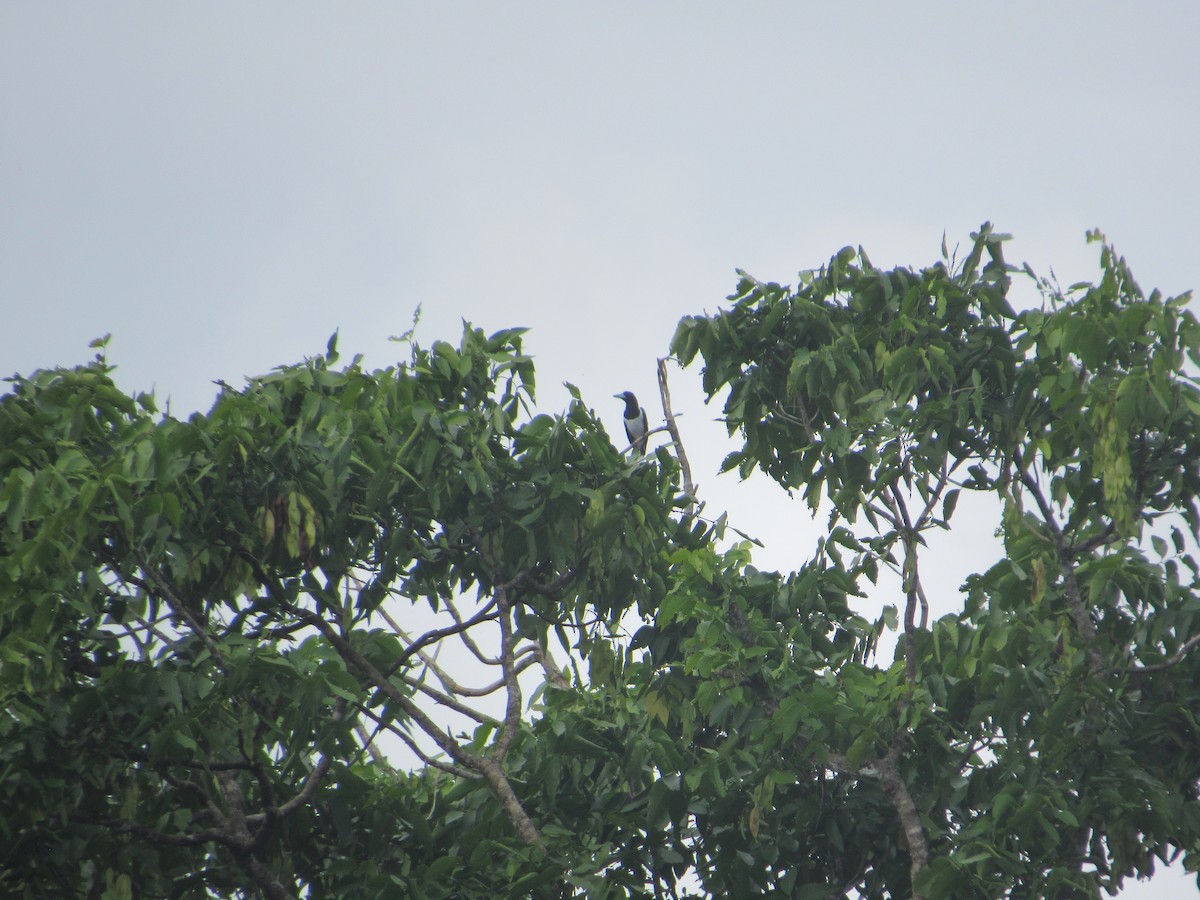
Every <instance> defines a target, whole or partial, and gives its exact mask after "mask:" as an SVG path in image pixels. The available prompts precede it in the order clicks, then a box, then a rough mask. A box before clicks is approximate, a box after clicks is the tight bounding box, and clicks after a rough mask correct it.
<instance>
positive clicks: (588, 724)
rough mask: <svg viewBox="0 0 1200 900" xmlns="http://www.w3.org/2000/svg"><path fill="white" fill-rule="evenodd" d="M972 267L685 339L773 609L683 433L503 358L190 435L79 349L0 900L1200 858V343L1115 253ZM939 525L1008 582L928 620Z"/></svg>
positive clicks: (17, 559)
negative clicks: (757, 479) (821, 521)
mask: <svg viewBox="0 0 1200 900" xmlns="http://www.w3.org/2000/svg"><path fill="white" fill-rule="evenodd" d="M1003 240H1004V236H1002V235H997V234H994V233H993V232H992V231H991V229H990V228H989V227H987V226H985V227H984V228H983V229H981V231H980V233H979V234H977V235H975V236H973V243H972V246H971V249H970V252H969V253H968V255H967V256H966V258H965V259H964V260H963V261H962V262H961V263H958V262H955V261H954V260H952V259H950V258H947V257H948V254H946V252H945V250H944V248H943V257H944V258H943V260H942V261H941V262H938V263H936V264H934V265H933V266H930V267H928V268H925V269H920V270H914V269H907V268H898V269H894V270H890V271H882V270H879V269H877V268H874V267H873V266H872V265H871V264H870V262H869V261H868V259H867V257H866V255H865V254H864V253H863V252H862V251H861V250H859V251H854V250H851V249H846V250H843V251H842V252H840V253H838V254H837V255H836V256H834V257H833V259H832V260H831V261H830V263H829V264H828V265H827V266H825V267H823V268H821V269H820V270H816V271H811V272H805V273H802V274H801V278H800V281H799V283H798V285H797V286H795V287H785V286H781V285H777V284H769V283H762V282H759V281H756V280H754V279H753V278H750V277H749V276H743V277H742V278H741V281H740V283H739V285H738V288H737V291H736V292H735V294H734V295H733V296H732V297H730V298H729V300H730V302H729V305H728V306H727V308H725V309H724V310H723V311H721V312H719V313H718V314H716V315H713V316H705V317H692V318H688V319H685V320H684V321H683V322H681V323H680V326H679V329H678V331H677V333H676V335H675V338H674V341H673V346H672V352H673V353H674V354H675V356H676V357H677V358H678V359H679V361H680V362H682V363H683V364H685V365H686V364H689V363H691V362H692V361H693V360H694V359H696V358H697V357H700V358H702V360H703V363H704V369H703V385H704V390H705V391H706V392H707V393H708V395H709V396H710V397H715V396H717V395H718V394H723V395H724V397H725V400H724V412H725V417H726V420H727V422H728V424H729V429H730V434H731V435H732V436H735V437H737V438H738V442H737V444H736V445H735V449H733V451H732V452H731V454H730V455H729V457H728V459H727V461H726V467H727V468H728V469H733V470H738V471H740V472H741V473H742V474H743V475H748V474H750V473H751V472H752V471H754V470H761V471H762V472H764V473H765V474H766V475H767V476H769V477H770V478H772V479H774V480H775V481H777V482H778V483H779V484H780V485H781V486H782V487H783V488H785V489H787V490H789V491H800V492H802V494H803V496H804V498H805V499H806V500H807V501H808V504H809V505H810V506H811V508H812V509H813V510H816V511H819V512H820V513H821V514H822V515H823V516H825V515H827V516H828V530H827V532H826V535H825V537H824V538H823V539H822V540H821V541H820V542H819V544H818V546H817V547H816V548H815V549H814V552H813V553H812V554H811V557H810V558H808V559H799V560H797V568H796V570H795V571H794V572H791V573H787V574H776V573H768V572H763V571H759V570H757V569H755V568H754V567H753V566H752V565H751V561H750V549H751V544H750V542H748V541H745V540H736V539H735V538H736V537H737V536H738V534H739V533H735V532H732V531H730V530H728V529H726V528H725V527H724V519H723V517H721V518H720V519H718V520H717V522H715V523H714V522H713V521H712V520H711V519H710V518H709V517H707V514H706V511H705V510H704V509H703V508H702V507H700V506H699V505H698V504H697V502H696V498H694V497H692V496H690V495H689V494H688V493H687V492H686V491H685V490H684V488H683V486H682V484H681V481H682V479H681V477H680V466H679V464H678V462H677V459H678V456H679V454H678V450H679V449H680V448H679V447H678V446H676V445H675V444H674V442H667V443H666V444H664V445H663V446H661V447H660V449H659V450H658V451H657V452H656V453H655V454H653V455H652V456H650V457H648V458H644V459H637V458H630V457H626V456H624V455H622V452H621V449H620V448H619V447H617V446H614V444H613V442H612V441H610V440H609V438H608V436H607V434H606V433H605V430H604V428H603V426H602V425H601V424H600V422H599V420H598V419H597V417H596V414H595V413H594V412H593V411H592V410H590V409H589V408H588V407H587V405H586V404H585V403H584V402H583V400H582V398H581V397H580V396H579V395H578V393H577V392H575V393H574V400H573V401H572V403H571V405H570V407H569V408H568V409H567V410H566V411H565V413H563V414H562V415H557V416H549V415H544V414H543V415H535V414H534V413H533V412H532V410H531V401H532V396H533V366H532V362H531V361H530V359H529V358H528V357H527V356H525V355H524V354H523V351H522V342H521V333H520V331H518V330H510V331H504V332H500V333H498V334H494V335H491V336H487V335H486V334H485V333H484V332H481V331H479V330H476V329H473V328H470V327H467V328H465V329H464V332H463V336H462V339H461V341H460V343H459V344H458V346H457V347H455V346H452V345H450V344H448V343H444V342H437V343H435V344H433V346H432V347H431V348H429V349H428V350H425V349H421V348H420V347H416V346H412V347H411V348H410V358H409V359H407V360H406V361H405V362H404V363H403V364H400V365H397V366H395V367H392V368H389V369H385V370H381V371H374V372H369V371H365V370H364V369H363V368H362V367H361V365H360V361H359V360H357V359H356V360H353V361H352V362H351V363H350V364H349V365H346V366H344V367H341V368H339V367H338V357H337V353H336V347H335V342H333V341H331V342H330V346H329V348H328V352H327V353H326V354H325V355H323V356H321V357H318V358H315V359H311V360H308V361H306V362H304V363H302V364H299V365H293V366H287V367H283V368H280V369H278V370H276V371H274V372H273V373H271V374H270V375H267V376H264V377H262V378H257V379H253V380H251V381H250V383H249V384H248V385H247V386H246V387H245V388H244V389H240V390H238V389H233V388H230V387H228V386H223V388H222V391H221V393H220V395H219V397H218V398H217V401H216V403H215V404H214V406H213V408H212V409H211V411H210V412H208V413H207V414H202V415H201V414H198V415H194V416H192V417H191V418H190V419H189V420H188V421H186V422H184V421H179V420H176V419H174V418H171V417H170V416H163V415H159V414H158V413H157V412H156V410H155V405H154V400H153V398H151V397H148V396H145V395H141V396H137V397H129V396H127V395H126V394H124V393H123V392H122V391H121V390H119V389H118V388H117V387H116V386H115V384H114V382H113V381H112V378H111V371H110V368H109V366H108V364H107V361H106V359H105V357H104V353H103V350H102V351H101V353H100V355H99V356H98V357H97V359H96V361H95V362H94V363H92V364H90V365H86V366H83V367H80V368H76V369H70V370H67V369H54V370H45V371H39V372H35V373H33V374H32V375H29V376H18V377H15V378H14V379H13V381H12V390H11V392H10V393H9V394H8V395H6V396H4V397H3V398H2V399H0V693H2V696H3V706H4V712H3V713H2V714H0V836H2V837H3V841H4V850H3V868H2V870H0V885H2V886H3V889H4V890H5V892H6V893H8V894H11V895H13V896H27V897H41V896H88V897H104V898H131V897H234V896H264V897H272V898H283V897H297V896H309V897H344V896H353V897H395V896H412V897H430V898H436V897H491V896H497V895H498V896H514V897H521V896H536V897H571V896H583V895H587V896H597V897H604V896H611V897H624V896H647V897H649V896H654V897H661V896H684V895H687V894H689V893H690V894H692V895H697V894H699V895H707V896H746V895H753V894H759V893H761V894H768V895H771V896H788V897H800V898H824V897H841V896H846V895H847V894H848V893H850V892H852V891H857V892H858V893H859V894H860V895H862V896H868V897H885V896H923V897H927V898H933V897H974V896H978V897H996V896H1004V895H1011V896H1020V897H1026V896H1064V897H1066V896H1095V895H1096V894H1097V892H1098V890H1099V889H1101V888H1110V889H1116V888H1118V887H1119V886H1120V884H1121V882H1122V880H1123V879H1124V878H1127V877H1129V876H1130V875H1134V874H1138V875H1140V874H1146V873H1149V872H1151V871H1153V868H1154V865H1155V863H1156V861H1161V860H1165V859H1169V858H1172V857H1173V856H1174V855H1175V854H1178V853H1182V854H1183V855H1184V859H1185V861H1186V863H1187V865H1188V866H1189V867H1190V868H1200V801H1198V791H1197V786H1198V779H1200V754H1197V753H1196V752H1195V747H1196V746H1197V743H1198V741H1200V724H1198V722H1197V717H1198V716H1200V686H1198V685H1200V661H1198V660H1200V651H1195V648H1196V646H1197V644H1200V591H1198V588H1200V572H1198V569H1197V564H1196V561H1195V559H1194V558H1193V555H1192V551H1193V549H1194V547H1195V542H1196V538H1197V534H1198V533H1200V511H1198V509H1197V506H1196V494H1197V491H1200V472H1198V471H1197V460H1198V459H1200V447H1198V446H1197V442H1198V440H1200V438H1198V437H1197V433H1198V427H1197V426H1198V425H1200V392H1198V391H1197V388H1196V386H1195V383H1194V381H1193V379H1192V378H1191V377H1190V376H1189V375H1188V374H1187V373H1186V366H1187V365H1188V364H1189V360H1190V363H1191V364H1196V363H1197V362H1200V358H1198V357H1200V326H1198V324H1197V322H1196V320H1195V318H1194V317H1193V316H1192V315H1191V313H1190V312H1188V310H1187V309H1186V301H1187V299H1188V298H1187V297H1186V296H1185V297H1179V298H1170V299H1168V298H1164V297H1162V296H1160V295H1159V294H1158V293H1152V294H1150V295H1149V296H1146V295H1145V294H1144V293H1143V292H1142V291H1141V290H1140V288H1139V287H1138V286H1137V284H1136V283H1135V282H1134V280H1133V278H1132V276H1131V275H1130V273H1129V271H1128V269H1127V267H1126V265H1125V263H1124V261H1123V260H1122V259H1120V258H1119V257H1118V256H1117V255H1116V254H1115V252H1114V251H1113V250H1112V249H1111V248H1110V247H1109V246H1107V245H1103V244H1102V252H1101V273H1100V277H1099V279H1098V280H1097V282H1096V283H1095V284H1084V285H1076V286H1073V287H1071V288H1070V289H1068V290H1065V291H1064V290H1061V289H1059V288H1058V286H1057V285H1055V284H1053V283H1051V282H1048V281H1045V280H1042V279H1039V278H1037V277H1036V276H1034V275H1033V273H1032V272H1030V271H1029V270H1028V269H1027V268H1026V269H1024V270H1022V269H1018V268H1015V267H1012V266H1008V265H1006V264H1005V263H1004V260H1003V255H1002V253H1001V246H1002V241H1003ZM985 260H986V262H985ZM1014 279H1020V280H1021V281H1022V282H1023V283H1025V284H1027V285H1030V286H1032V287H1034V288H1036V289H1037V291H1040V301H1041V302H1040V304H1035V306H1034V308H1028V309H1024V310H1023V311H1020V312H1018V311H1017V310H1015V309H1014V308H1013V305H1012V304H1011V303H1010V300H1009V293H1010V290H1011V288H1012V285H1013V281H1014ZM616 387H620V386H619V385H618V386H616ZM672 424H673V423H672ZM967 493H975V494H979V495H990V496H991V497H993V498H994V501H993V503H992V507H993V508H994V509H995V523H994V524H995V527H996V529H997V532H998V534H999V535H1000V537H1001V538H1002V541H1003V553H1002V555H1001V556H1000V558H998V559H995V560H991V561H984V564H983V565H982V566H981V567H980V570H979V572H978V573H977V574H975V575H972V576H971V577H970V578H969V579H968V580H967V583H966V584H965V585H964V589H963V592H962V595H961V597H960V598H958V599H957V600H956V599H955V598H936V599H937V601H938V603H937V606H938V607H939V608H942V609H945V608H950V607H953V608H955V609H957V610H959V611H958V612H956V613H954V614H951V615H946V616H944V617H942V618H939V619H937V620H936V621H930V615H929V607H930V603H929V598H928V597H927V595H926V584H925V582H923V581H922V569H923V567H927V566H929V565H932V564H935V561H931V560H929V559H927V558H926V557H927V554H928V552H929V546H928V542H927V540H926V538H927V536H928V534H929V532H930V531H931V530H933V529H945V528H950V527H951V525H952V521H953V515H954V512H955V509H956V508H957V504H958V499H959V497H960V496H964V494H967ZM738 524H739V525H740V526H742V527H744V528H750V529H751V530H752V529H753V524H754V523H752V522H751V523H745V522H741V523H738ZM889 572H892V573H894V574H892V575H889ZM868 594H870V595H871V597H872V598H873V599H872V600H871V601H868V600H866V599H864V598H865V597H866V595H868ZM893 595H894V596H893ZM879 598H882V599H883V600H884V602H885V603H888V604H891V605H890V606H889V607H888V608H887V609H885V613H884V615H883V616H882V617H881V618H880V619H879V620H878V621H872V620H873V619H874V616H873V615H871V616H866V617H864V615H863V614H862V612H861V610H862V609H878V599H879ZM889 625H890V626H891V627H893V628H896V629H898V631H899V638H900V641H899V650H898V651H897V654H896V660H895V661H894V662H893V663H891V664H887V663H886V661H879V660H877V659H876V657H875V655H874V650H875V647H876V645H877V642H878V640H879V637H880V635H881V633H882V632H883V629H885V628H886V627H888V626H889Z"/></svg>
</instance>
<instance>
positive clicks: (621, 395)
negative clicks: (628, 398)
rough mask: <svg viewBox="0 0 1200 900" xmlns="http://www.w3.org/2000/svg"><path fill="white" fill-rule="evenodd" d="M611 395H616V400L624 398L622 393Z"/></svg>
mask: <svg viewBox="0 0 1200 900" xmlns="http://www.w3.org/2000/svg"><path fill="white" fill-rule="evenodd" d="M613 396H614V397H616V398H617V399H618V400H624V399H625V395H624V394H613Z"/></svg>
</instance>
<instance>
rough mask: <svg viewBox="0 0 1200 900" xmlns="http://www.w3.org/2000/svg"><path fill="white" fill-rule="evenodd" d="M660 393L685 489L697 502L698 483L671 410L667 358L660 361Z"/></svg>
mask: <svg viewBox="0 0 1200 900" xmlns="http://www.w3.org/2000/svg"><path fill="white" fill-rule="evenodd" d="M658 393H659V395H660V396H661V397H662V408H663V416H664V417H665V418H666V420H667V430H668V431H670V432H671V442H672V443H673V444H674V445H675V458H676V459H678V460H679V469H680V471H681V472H682V473H683V490H684V493H686V494H687V495H688V497H690V498H692V499H691V501H690V502H691V503H695V497H696V485H695V484H694V483H693V482H692V467H691V464H690V463H689V462H688V458H687V452H686V451H685V450H684V449H683V438H682V437H680V434H679V425H678V424H677V423H676V421H675V413H674V412H673V411H672V410H671V389H670V388H669V387H668V386H667V360H666V359H665V358H663V359H660V360H659V361H658Z"/></svg>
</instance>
